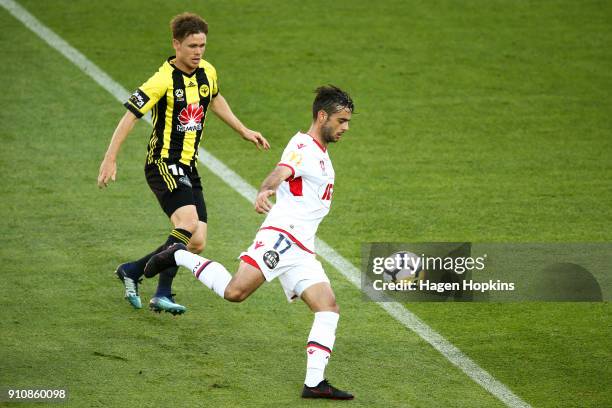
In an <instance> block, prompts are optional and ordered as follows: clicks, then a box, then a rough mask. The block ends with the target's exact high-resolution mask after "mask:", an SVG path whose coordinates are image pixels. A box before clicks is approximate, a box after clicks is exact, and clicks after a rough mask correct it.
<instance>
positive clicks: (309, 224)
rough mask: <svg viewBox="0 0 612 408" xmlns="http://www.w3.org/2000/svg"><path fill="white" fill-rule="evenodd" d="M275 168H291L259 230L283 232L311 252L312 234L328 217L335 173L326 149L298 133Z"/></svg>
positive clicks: (312, 244)
mask: <svg viewBox="0 0 612 408" xmlns="http://www.w3.org/2000/svg"><path fill="white" fill-rule="evenodd" d="M278 165H279V166H286V167H288V168H290V169H291V177H290V178H289V179H287V180H286V181H284V182H283V183H281V185H280V186H279V188H278V190H277V191H276V204H275V205H274V206H273V207H272V209H271V210H270V212H269V213H268V216H267V217H266V220H265V221H264V223H263V224H262V226H261V229H277V230H280V231H283V232H285V233H286V234H287V235H288V237H289V238H291V239H292V240H294V241H295V242H296V244H298V245H300V244H301V245H300V246H303V247H305V248H302V249H306V250H308V251H312V252H314V241H315V234H316V232H317V228H318V227H319V224H320V223H321V221H322V220H323V218H324V217H325V216H326V215H327V213H329V207H330V205H331V200H332V195H333V189H334V176H335V173H334V168H333V167H332V163H331V160H330V158H329V154H328V152H327V149H326V148H325V147H323V146H322V145H321V144H320V143H319V142H318V141H316V140H315V139H314V138H312V136H310V135H308V134H305V133H301V132H298V133H296V135H295V136H293V137H292V138H291V140H290V141H289V144H287V147H286V148H285V151H284V152H283V156H282V158H281V161H280V162H279V163H278Z"/></svg>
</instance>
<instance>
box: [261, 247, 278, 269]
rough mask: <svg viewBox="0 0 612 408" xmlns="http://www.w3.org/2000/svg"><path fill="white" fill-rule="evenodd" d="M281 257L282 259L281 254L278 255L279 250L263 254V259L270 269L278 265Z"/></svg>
mask: <svg viewBox="0 0 612 408" xmlns="http://www.w3.org/2000/svg"><path fill="white" fill-rule="evenodd" d="M279 259H280V256H279V255H278V252H276V251H272V250H270V251H267V252H266V253H264V254H263V261H264V263H265V264H266V266H267V267H268V268H270V269H274V268H276V265H278V261H279Z"/></svg>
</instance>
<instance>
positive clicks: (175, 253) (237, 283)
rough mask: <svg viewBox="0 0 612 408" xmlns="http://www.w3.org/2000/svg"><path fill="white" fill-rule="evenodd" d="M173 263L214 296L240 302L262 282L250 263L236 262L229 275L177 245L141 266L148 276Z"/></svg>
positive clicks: (259, 272) (224, 269) (214, 263)
mask: <svg viewBox="0 0 612 408" xmlns="http://www.w3.org/2000/svg"><path fill="white" fill-rule="evenodd" d="M173 266H183V267H185V268H187V269H189V270H190V271H191V272H192V273H193V275H194V276H195V277H196V279H198V280H199V281H200V282H202V283H203V284H204V285H205V286H206V287H208V288H209V289H210V290H212V291H213V292H215V293H216V294H217V295H218V296H220V297H222V298H224V299H226V300H229V301H231V302H241V301H243V300H244V299H246V298H247V297H248V296H249V295H250V294H251V293H253V292H254V291H255V290H256V289H257V288H258V287H259V286H261V284H262V283H264V282H265V277H264V275H263V273H262V272H261V271H260V270H259V269H257V268H255V267H254V266H252V265H249V264H247V263H245V262H240V266H239V267H238V271H237V272H236V273H235V274H234V276H233V277H232V275H231V274H230V273H229V272H228V270H227V269H226V268H225V267H224V266H223V265H221V264H220V263H218V262H215V261H212V260H210V259H207V258H204V257H202V256H200V255H197V254H193V253H191V252H189V251H187V247H185V246H184V245H181V244H177V245H173V246H171V247H169V248H167V249H165V250H164V251H161V252H159V253H158V254H156V255H154V256H153V257H152V258H151V260H150V261H149V262H148V263H147V265H146V267H145V272H146V274H147V275H149V276H154V275H155V274H157V273H159V271H162V270H166V269H167V268H170V267H173Z"/></svg>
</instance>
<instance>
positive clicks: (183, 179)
mask: <svg viewBox="0 0 612 408" xmlns="http://www.w3.org/2000/svg"><path fill="white" fill-rule="evenodd" d="M178 182H179V183H181V184H183V185H185V186H187V187H189V188H191V181H189V177H187V176H183V177H180V178H179V179H178Z"/></svg>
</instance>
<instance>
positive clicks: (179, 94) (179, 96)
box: [174, 89, 185, 102]
mask: <svg viewBox="0 0 612 408" xmlns="http://www.w3.org/2000/svg"><path fill="white" fill-rule="evenodd" d="M174 97H175V98H176V101H177V102H184V101H185V92H184V91H183V90H182V89H175V90H174Z"/></svg>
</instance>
